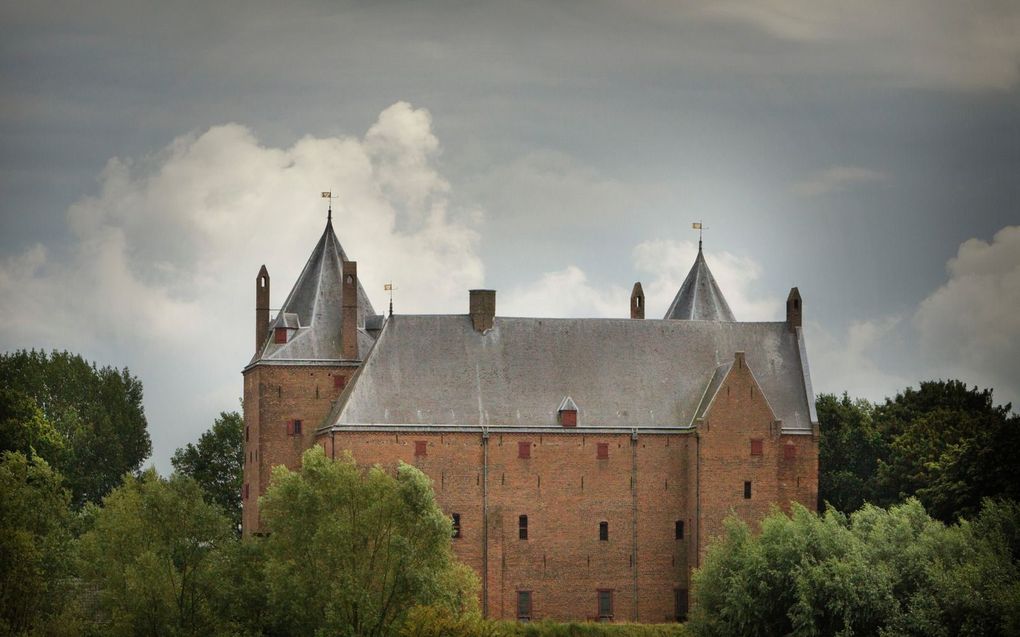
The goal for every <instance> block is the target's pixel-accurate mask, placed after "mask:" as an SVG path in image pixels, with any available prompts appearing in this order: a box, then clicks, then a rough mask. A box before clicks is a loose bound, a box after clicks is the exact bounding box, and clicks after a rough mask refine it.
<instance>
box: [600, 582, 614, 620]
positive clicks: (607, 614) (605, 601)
mask: <svg viewBox="0 0 1020 637" xmlns="http://www.w3.org/2000/svg"><path fill="white" fill-rule="evenodd" d="M598 600H599V621H600V622H606V621H612V619H613V591H611V590H600V591H599V592H598Z"/></svg>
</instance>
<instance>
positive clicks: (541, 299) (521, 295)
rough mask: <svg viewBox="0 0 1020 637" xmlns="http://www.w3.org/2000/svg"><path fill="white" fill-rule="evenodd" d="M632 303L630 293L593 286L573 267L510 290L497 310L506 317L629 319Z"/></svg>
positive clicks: (581, 271)
mask: <svg viewBox="0 0 1020 637" xmlns="http://www.w3.org/2000/svg"><path fill="white" fill-rule="evenodd" d="M629 302H630V290H629V289H625V288H623V287H621V286H619V285H605V286H601V287H597V286H594V285H592V284H591V283H590V282H589V281H588V276H587V275H586V274H585V273H584V271H583V270H581V269H580V268H578V267H577V266H575V265H571V266H568V267H566V268H565V269H563V270H559V271H556V272H547V273H545V274H543V275H542V276H541V277H539V279H538V280H537V281H533V282H531V283H529V284H525V285H521V286H518V287H514V288H511V289H510V290H508V291H507V293H506V295H505V300H502V301H500V302H499V304H498V307H499V314H501V315H505V316H552V317H624V316H630V314H629V312H630V305H629Z"/></svg>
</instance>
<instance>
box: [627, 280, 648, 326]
mask: <svg viewBox="0 0 1020 637" xmlns="http://www.w3.org/2000/svg"><path fill="white" fill-rule="evenodd" d="M630 317H631V318H632V319H643V318H644V317H645V291H644V290H642V289H641V281H638V282H637V283H635V284H634V289H633V290H631V292H630Z"/></svg>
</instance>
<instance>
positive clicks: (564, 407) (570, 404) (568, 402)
mask: <svg viewBox="0 0 1020 637" xmlns="http://www.w3.org/2000/svg"><path fill="white" fill-rule="evenodd" d="M556 411H577V403H575V402H574V399H573V398H571V397H570V396H566V397H564V398H563V401H562V402H561V403H560V406H559V408H558V409H557V410H556Z"/></svg>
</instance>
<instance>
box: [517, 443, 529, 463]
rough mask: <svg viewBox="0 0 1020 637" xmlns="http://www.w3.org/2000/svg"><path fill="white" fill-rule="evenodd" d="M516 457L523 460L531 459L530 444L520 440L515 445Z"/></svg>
mask: <svg viewBox="0 0 1020 637" xmlns="http://www.w3.org/2000/svg"><path fill="white" fill-rule="evenodd" d="M517 457H518V458H524V459H525V460H527V459H528V458H530V457H531V442H529V441H527V440H522V441H521V442H518V443H517Z"/></svg>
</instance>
